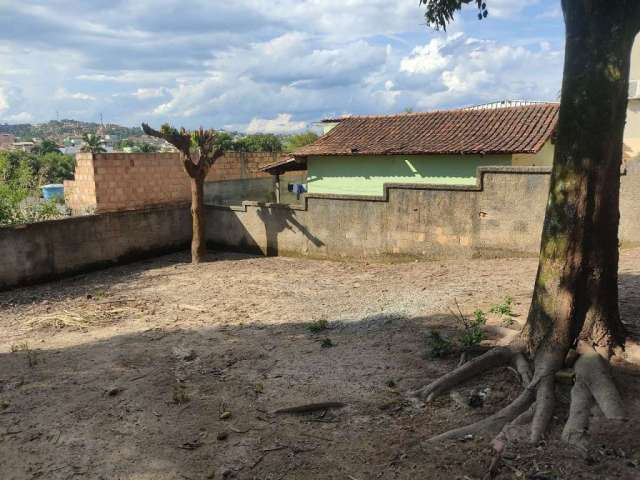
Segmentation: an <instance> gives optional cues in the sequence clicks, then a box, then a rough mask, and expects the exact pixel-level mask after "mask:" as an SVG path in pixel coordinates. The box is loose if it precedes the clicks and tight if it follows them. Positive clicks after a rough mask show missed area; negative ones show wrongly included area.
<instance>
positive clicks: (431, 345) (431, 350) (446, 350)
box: [424, 330, 453, 358]
mask: <svg viewBox="0 0 640 480" xmlns="http://www.w3.org/2000/svg"><path fill="white" fill-rule="evenodd" d="M424 342H425V354H424V356H425V357H428V358H442V357H446V356H447V355H449V354H450V353H451V352H452V351H453V344H452V343H451V341H450V340H449V339H448V338H446V337H444V336H442V334H441V333H440V332H439V331H437V330H431V331H429V333H427V334H426V335H425V338H424Z"/></svg>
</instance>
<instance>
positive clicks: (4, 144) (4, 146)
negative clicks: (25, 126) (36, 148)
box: [0, 133, 16, 150]
mask: <svg viewBox="0 0 640 480" xmlns="http://www.w3.org/2000/svg"><path fill="white" fill-rule="evenodd" d="M15 141H16V137H15V135H12V134H11V133H0V150H11V148H12V147H13V143H14V142H15Z"/></svg>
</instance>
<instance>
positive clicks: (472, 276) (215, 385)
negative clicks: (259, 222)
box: [0, 249, 640, 480]
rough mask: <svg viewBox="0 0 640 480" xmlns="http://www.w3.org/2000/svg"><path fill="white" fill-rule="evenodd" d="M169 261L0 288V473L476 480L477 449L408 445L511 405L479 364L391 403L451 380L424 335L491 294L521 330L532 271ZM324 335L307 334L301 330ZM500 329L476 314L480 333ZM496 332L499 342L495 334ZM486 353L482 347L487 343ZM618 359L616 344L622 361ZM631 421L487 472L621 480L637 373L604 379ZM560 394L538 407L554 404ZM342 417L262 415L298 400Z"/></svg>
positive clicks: (522, 267)
mask: <svg viewBox="0 0 640 480" xmlns="http://www.w3.org/2000/svg"><path fill="white" fill-rule="evenodd" d="M187 260H188V257H187V256H186V255H185V254H177V255H171V256H166V257H162V258H158V259H155V260H152V261H146V262H139V263H136V264H133V265H129V266H124V267H118V268H112V269H109V270H105V271H101V272H95V273H92V274H88V275H83V276H79V277H75V278H72V279H68V280H64V281H60V282H55V283H50V284H46V285H41V286H36V287H31V288H24V289H19V290H14V291H9V292H4V293H0V478H1V479H2V480H9V479H37V478H42V479H72V478H73V479H76V478H79V479H81V478H86V479H104V480H116V479H122V480H125V479H127V480H134V479H135V480H143V479H144V480H164V479H167V480H168V479H171V480H173V479H192V480H200V479H211V478H214V479H222V478H238V479H263V480H267V479H270V480H276V479H344V480H365V479H418V478H421V479H479V478H482V477H483V475H484V474H485V473H486V472H487V468H488V465H489V463H490V461H491V449H490V447H489V440H490V439H489V438H485V437H483V436H478V437H477V438H472V439H469V440H468V441H465V442H453V443H446V444H426V443H424V440H426V439H428V438H429V437H430V436H432V435H435V434H437V433H441V432H443V431H445V430H447V429H449V428H452V427H456V426H461V425H463V424H465V423H469V422H471V421H474V420H477V419H479V418H482V417H483V416H485V415H488V414H490V413H492V412H495V411H496V410H497V409H499V408H500V407H501V406H503V405H505V404H506V403H507V402H508V401H509V400H510V399H512V398H514V396H516V395H517V394H518V393H519V389H520V388H521V387H520V385H519V382H518V379H517V378H516V376H515V375H514V374H513V373H512V372H511V371H510V370H508V369H506V368H505V369H502V370H497V371H495V372H493V373H490V374H488V375H485V376H483V377H481V378H478V379H476V380H475V381H473V382H471V383H469V384H468V385H467V386H466V387H465V388H464V389H462V390H461V392H462V394H465V395H466V394H467V393H468V392H470V391H472V390H473V389H482V390H483V391H484V392H485V393H487V397H486V399H485V401H484V404H483V405H482V406H480V407H477V408H464V407H462V406H460V405H459V403H456V402H455V401H454V400H453V399H452V398H451V397H450V396H449V395H445V396H443V397H442V398H440V399H438V400H437V401H435V402H434V403H432V404H429V405H428V406H427V407H425V408H418V407H416V406H415V405H414V404H412V403H411V402H409V401H408V400H407V392H408V391H410V390H412V389H414V388H416V387H418V386H421V385H423V384H425V383H428V382H430V381H432V380H434V379H435V378H437V376H439V375H440V374H442V373H444V372H447V371H449V370H451V369H452V368H453V367H454V366H455V364H456V363H457V360H458V356H457V355H451V356H449V357H447V358H444V359H430V358H425V356H424V352H425V340H424V337H425V335H426V334H427V332H428V331H430V330H432V329H439V330H441V331H442V332H444V333H445V334H448V335H449V337H450V338H451V339H455V338H456V336H457V335H458V333H459V329H460V325H459V323H458V321H457V320H456V319H455V317H454V316H453V315H452V314H451V313H450V308H454V309H455V308H456V307H455V304H456V302H457V303H459V305H460V308H461V310H462V311H463V313H464V314H465V315H467V314H471V313H472V312H473V311H474V310H475V309H476V308H481V309H483V310H485V311H487V310H488V309H489V308H490V306H491V305H493V304H496V303H500V302H501V301H502V300H503V299H504V297H505V296H511V297H513V299H514V304H515V305H514V311H515V313H516V314H517V315H518V316H516V317H515V323H514V325H513V326H511V327H510V328H511V329H514V328H517V327H518V324H519V323H521V322H523V321H524V318H525V316H526V311H527V308H528V304H529V297H530V293H531V287H532V284H533V279H534V275H535V268H536V260H535V259H508V260H505V259H500V260H472V261H469V260H460V261H447V262H413V263H400V264H367V263H339V262H328V261H311V260H301V259H290V258H261V257H252V256H247V255H240V254H228V253H225V254H216V255H211V261H210V262H208V263H206V264H203V265H200V266H198V267H192V266H191V265H189V264H187V263H185V262H186V261H187ZM620 283H621V288H620V295H621V306H622V313H623V316H624V320H625V322H627V324H628V326H629V327H630V329H631V330H632V331H634V332H636V333H637V332H638V331H639V329H638V326H639V325H640V321H639V320H638V313H640V290H639V288H640V249H634V250H626V251H624V252H623V253H622V256H621V276H620ZM319 320H326V321H328V329H326V330H322V331H319V332H316V333H314V332H312V331H310V329H309V325H310V324H311V322H317V321H319ZM502 321H503V320H502V319H500V318H497V317H496V316H490V317H489V324H490V326H491V325H493V326H497V325H499V324H500V323H501V322H502ZM507 331H508V329H507V330H505V329H502V330H500V331H499V333H500V335H501V336H503V335H504V333H505V332H507ZM496 340H499V339H498V338H496ZM636 349H637V347H631V348H630V349H629V351H630V354H631V355H635V354H637V350H636ZM615 375H616V380H617V382H618V385H619V386H620V389H621V391H622V394H623V397H624V399H625V401H626V404H627V405H628V408H629V418H630V419H631V421H629V422H627V423H625V424H623V425H616V426H615V428H608V426H609V425H608V424H607V423H606V421H604V420H596V421H595V422H594V423H593V426H594V428H593V436H594V445H595V447H596V448H594V450H593V452H591V453H590V454H589V455H588V456H584V455H582V454H580V453H578V452H576V451H574V450H572V449H570V448H567V447H564V446H563V445H562V444H561V443H560V442H559V441H558V437H559V431H560V429H561V428H562V425H563V422H564V420H565V418H566V412H565V411H563V410H561V411H560V413H559V414H558V416H557V417H555V418H554V422H553V428H552V431H551V433H550V436H549V439H548V441H547V442H546V443H545V444H542V445H537V446H533V447H529V446H528V445H521V446H516V448H514V449H513V451H512V452H511V453H510V455H509V456H508V457H507V460H506V462H505V465H504V466H503V467H502V469H501V470H500V474H499V477H498V478H503V479H510V478H517V479H527V478H528V479H538V480H543V479H565V478H566V479H568V478H571V479H577V478H580V479H604V478H619V479H633V478H635V479H638V478H640V440H638V439H639V438H640V428H639V426H638V423H637V419H638V418H640V401H638V398H640V371H639V370H638V369H637V368H635V367H634V366H633V365H631V364H623V365H621V366H620V367H619V368H617V369H616V372H615ZM569 388H570V387H569V386H567V387H566V388H562V387H561V388H559V392H558V396H559V399H560V402H561V404H562V406H563V408H564V410H566V407H567V405H568V399H569V397H568V395H569ZM325 401H332V402H341V403H344V404H345V406H344V407H343V408H327V409H323V410H320V411H316V412H313V413H303V414H290V413H284V414H276V413H274V410H276V409H279V408H286V407H291V406H296V405H302V404H309V403H312V402H325Z"/></svg>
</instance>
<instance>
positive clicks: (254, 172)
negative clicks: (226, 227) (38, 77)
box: [65, 152, 278, 214]
mask: <svg viewBox="0 0 640 480" xmlns="http://www.w3.org/2000/svg"><path fill="white" fill-rule="evenodd" d="M277 158H278V155H277V154H271V153H242V152H228V153H226V154H225V155H224V156H223V157H222V158H220V159H218V160H217V161H216V163H215V164H214V166H213V168H212V169H211V170H210V172H209V175H208V176H207V180H206V181H207V182H216V181H230V180H239V179H261V180H262V179H268V178H270V175H268V174H265V173H262V172H259V171H258V168H259V167H260V166H262V165H264V164H266V163H270V162H273V161H275V160H276V159H277ZM76 161H77V167H76V173H75V180H74V181H67V182H65V192H66V193H65V197H66V200H67V205H68V206H69V207H70V208H71V209H72V210H73V212H74V213H76V214H82V213H87V212H95V213H104V212H113V211H122V210H135V209H140V208H145V207H149V206H154V205H162V204H170V203H174V202H184V201H189V200H190V199H191V187H190V183H189V178H188V176H187V174H186V173H185V172H184V171H183V168H182V163H181V160H180V156H179V155H178V154H177V153H106V154H91V153H81V154H78V155H77V156H76ZM236 200H242V198H240V199H236Z"/></svg>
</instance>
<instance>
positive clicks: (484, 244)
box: [207, 162, 640, 259]
mask: <svg viewBox="0 0 640 480" xmlns="http://www.w3.org/2000/svg"><path fill="white" fill-rule="evenodd" d="M549 172H550V169H549V168H547V167H496V168H493V167H486V168H481V169H479V175H478V181H477V184H476V185H475V186H466V187H453V186H441V185H440V186H438V185H434V186H427V185H400V184H397V185H394V184H388V185H386V186H385V195H383V196H381V197H354V196H337V195H320V194H307V195H306V196H305V198H304V199H303V200H302V203H301V204H300V205H298V206H294V205H291V206H287V205H269V204H264V203H262V204H261V203H257V202H244V203H243V205H242V206H235V207H226V208H225V207H219V206H218V207H214V206H210V207H208V208H207V216H208V219H207V240H208V242H209V244H210V246H211V247H222V248H227V249H233V250H244V251H252V252H256V253H263V254H267V255H291V256H307V257H315V258H345V259H350V258H351V259H363V258H366V259H375V258H378V259H386V258H392V259H395V258H400V259H401V258H451V257H462V258H469V257H474V256H485V257H486V256H490V257H493V256H534V255H537V254H538V250H539V245H540V236H541V231H542V223H543V220H544V212H545V205H546V203H547V197H548V191H549ZM621 182H622V187H621V198H620V215H621V220H620V242H621V244H622V245H623V246H631V245H638V244H640V211H639V210H638V207H637V206H638V204H639V202H640V163H638V162H634V163H629V164H628V165H627V172H626V175H623V176H622V178H621ZM612 214H614V212H612Z"/></svg>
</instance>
